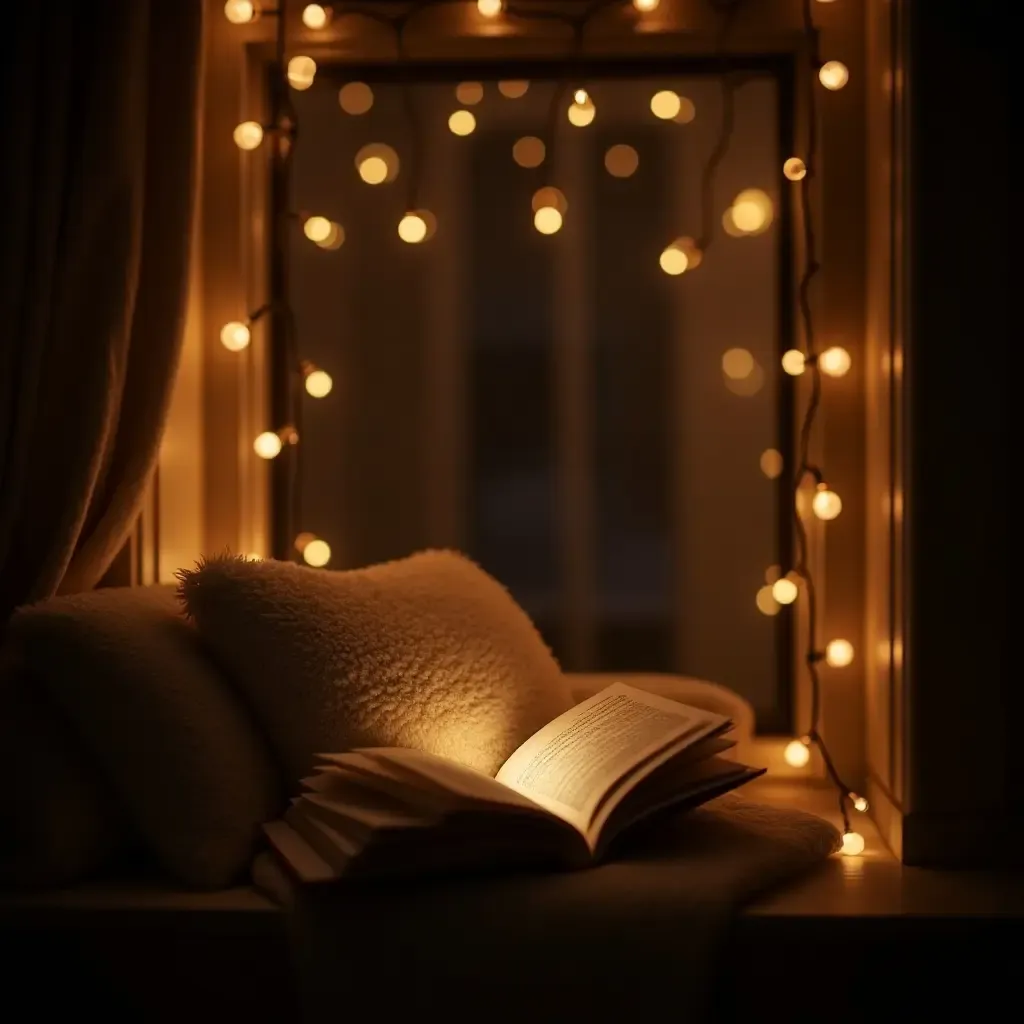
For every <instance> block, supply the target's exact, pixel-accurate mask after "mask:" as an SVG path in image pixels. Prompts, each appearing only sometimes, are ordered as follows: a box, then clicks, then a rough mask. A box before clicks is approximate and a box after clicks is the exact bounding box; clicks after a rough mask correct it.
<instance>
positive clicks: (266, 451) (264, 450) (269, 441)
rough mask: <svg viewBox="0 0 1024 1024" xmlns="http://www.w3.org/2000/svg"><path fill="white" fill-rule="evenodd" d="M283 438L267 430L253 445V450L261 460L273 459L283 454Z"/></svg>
mask: <svg viewBox="0 0 1024 1024" xmlns="http://www.w3.org/2000/svg"><path fill="white" fill-rule="evenodd" d="M281 448H282V443H281V438H280V436H279V435H277V434H275V433H274V432H273V431H272V430H265V431H264V432H263V433H262V434H260V435H259V437H257V438H256V440H255V441H253V443H252V450H253V451H254V452H255V453H256V454H257V455H258V456H259V457H260V458H261V459H273V458H276V457H277V456H278V455H280V454H281Z"/></svg>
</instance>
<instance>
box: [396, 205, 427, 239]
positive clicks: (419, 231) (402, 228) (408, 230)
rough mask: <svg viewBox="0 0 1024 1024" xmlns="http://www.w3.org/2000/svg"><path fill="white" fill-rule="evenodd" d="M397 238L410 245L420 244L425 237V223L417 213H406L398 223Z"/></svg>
mask: <svg viewBox="0 0 1024 1024" xmlns="http://www.w3.org/2000/svg"><path fill="white" fill-rule="evenodd" d="M398 237H399V238H400V239H401V240H402V241H403V242H408V243H409V244H410V245H416V244H417V243H418V242H422V241H423V239H424V238H426V237H427V222H426V221H425V220H424V219H423V218H422V217H421V216H420V215H419V214H418V213H407V214H406V215H405V216H404V217H403V218H402V219H401V220H400V221H399V222H398Z"/></svg>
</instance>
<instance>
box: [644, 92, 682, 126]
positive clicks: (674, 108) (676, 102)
mask: <svg viewBox="0 0 1024 1024" xmlns="http://www.w3.org/2000/svg"><path fill="white" fill-rule="evenodd" d="M681 107H682V102H681V101H680V99H679V97H678V96H677V95H676V94H675V93H674V92H672V90H671V89H662V91H661V92H656V93H655V94H654V95H653V96H652V97H651V113H652V114H653V115H654V116H655V117H660V118H661V119H662V120H663V121H671V120H672V119H673V118H674V117H676V116H677V115H678V114H679V111H680V108H681Z"/></svg>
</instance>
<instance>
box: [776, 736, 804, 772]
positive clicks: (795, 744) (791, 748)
mask: <svg viewBox="0 0 1024 1024" xmlns="http://www.w3.org/2000/svg"><path fill="white" fill-rule="evenodd" d="M782 757H783V759H784V760H785V762H786V764H788V765H789V767H790V768H805V767H806V766H807V762H808V761H810V759H811V751H810V748H809V747H808V746H807V744H806V743H804V741H803V740H790V741H789V743H787V744H786V749H785V750H783V752H782Z"/></svg>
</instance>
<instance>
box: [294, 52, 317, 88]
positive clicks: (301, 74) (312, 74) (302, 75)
mask: <svg viewBox="0 0 1024 1024" xmlns="http://www.w3.org/2000/svg"><path fill="white" fill-rule="evenodd" d="M314 78H316V61H315V60H313V58H312V57H292V59H291V60H290V61H288V84H289V85H290V86H291V87H292V88H293V89H296V90H298V91H299V92H302V91H304V90H306V89H308V88H309V87H310V86H311V85H312V84H313V79H314Z"/></svg>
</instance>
